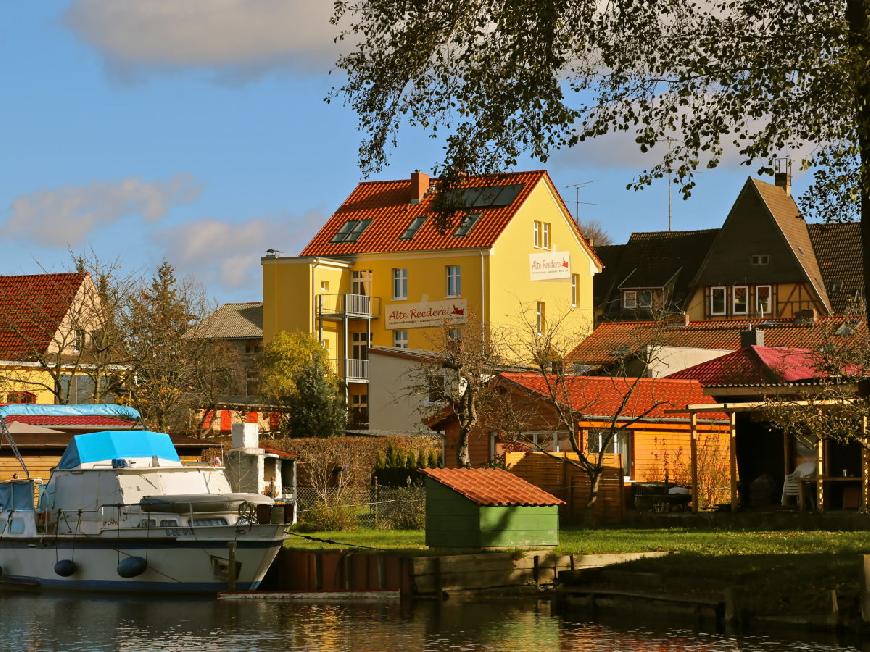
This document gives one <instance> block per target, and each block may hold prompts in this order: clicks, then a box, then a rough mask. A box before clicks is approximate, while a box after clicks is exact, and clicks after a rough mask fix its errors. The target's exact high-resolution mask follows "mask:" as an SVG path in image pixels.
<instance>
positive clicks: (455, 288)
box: [445, 265, 462, 297]
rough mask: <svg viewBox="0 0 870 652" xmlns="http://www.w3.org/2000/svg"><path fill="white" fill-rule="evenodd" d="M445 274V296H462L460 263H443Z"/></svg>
mask: <svg viewBox="0 0 870 652" xmlns="http://www.w3.org/2000/svg"><path fill="white" fill-rule="evenodd" d="M445 274H446V276H447V296H448V297H461V296H462V267H461V266H460V265H445Z"/></svg>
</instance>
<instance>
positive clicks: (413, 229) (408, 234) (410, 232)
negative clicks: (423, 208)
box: [399, 215, 426, 240]
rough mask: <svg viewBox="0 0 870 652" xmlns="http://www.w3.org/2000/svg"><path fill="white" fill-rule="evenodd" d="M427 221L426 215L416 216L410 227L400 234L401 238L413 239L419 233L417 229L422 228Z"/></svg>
mask: <svg viewBox="0 0 870 652" xmlns="http://www.w3.org/2000/svg"><path fill="white" fill-rule="evenodd" d="M425 221H426V216H425V215H421V216H420V217H415V218H414V219H413V220H411V223H410V224H409V225H408V228H407V229H405V232H404V233H402V235H400V236H399V240H412V239H413V238H414V236H415V235H417V231H419V230H420V227H421V226H423V223H424V222H425Z"/></svg>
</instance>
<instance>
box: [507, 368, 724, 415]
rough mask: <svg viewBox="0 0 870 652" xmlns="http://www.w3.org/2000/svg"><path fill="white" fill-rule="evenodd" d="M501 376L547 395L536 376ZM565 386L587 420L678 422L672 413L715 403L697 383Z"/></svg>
mask: <svg viewBox="0 0 870 652" xmlns="http://www.w3.org/2000/svg"><path fill="white" fill-rule="evenodd" d="M500 376H501V378H503V379H505V380H507V381H509V382H512V383H514V384H516V385H519V386H521V387H523V388H525V389H526V390H528V391H530V392H533V393H535V394H538V395H540V396H548V395H549V393H548V390H547V386H546V383H545V382H544V378H543V377H542V376H541V375H540V374H538V373H528V372H526V373H503V374H501V375H500ZM564 383H565V385H564V388H565V391H566V392H567V398H570V402H571V408H572V409H573V410H575V411H576V412H578V413H580V414H582V415H583V417H584V418H588V419H591V418H594V417H606V418H608V419H610V418H612V417H613V416H614V415H618V416H619V417H623V418H629V419H639V420H644V419H679V418H681V417H680V415H679V414H674V413H673V412H671V411H672V410H679V409H682V408H685V407H686V406H687V405H689V404H693V403H716V401H715V400H713V398H711V397H710V396H707V395H706V394H705V393H704V389H703V388H702V387H701V383H699V382H698V381H697V380H672V379H664V378H640V379H637V378H622V377H609V376H565V377H564ZM635 383H636V385H635ZM632 387H633V388H634V389H632ZM629 392H631V395H630V396H629V398H628V401H626V403H625V405H624V406H623V405H622V403H623V400H624V399H625V396H626V395H627V394H628V393H629ZM686 418H688V414H687V415H686ZM704 419H705V420H714V421H719V420H723V421H724V420H727V417H726V416H725V415H724V414H720V413H708V414H705V415H704Z"/></svg>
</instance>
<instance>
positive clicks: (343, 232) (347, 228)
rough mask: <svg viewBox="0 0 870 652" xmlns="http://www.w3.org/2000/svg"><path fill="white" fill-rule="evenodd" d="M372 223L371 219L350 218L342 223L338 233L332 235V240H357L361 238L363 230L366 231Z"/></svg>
mask: <svg viewBox="0 0 870 652" xmlns="http://www.w3.org/2000/svg"><path fill="white" fill-rule="evenodd" d="M371 223H372V221H371V220H348V221H347V222H345V223H344V224H342V225H341V228H340V229H339V230H338V233H336V234H335V235H334V236H333V237H332V241H333V242H356V241H357V240H359V237H360V236H361V235H362V233H363V231H365V230H366V228H368V225H369V224H371Z"/></svg>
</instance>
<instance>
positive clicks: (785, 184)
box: [773, 158, 791, 196]
mask: <svg viewBox="0 0 870 652" xmlns="http://www.w3.org/2000/svg"><path fill="white" fill-rule="evenodd" d="M773 183H774V185H776V186H778V187H780V188H782V189H783V190H784V191H785V194H786V195H789V196H791V160H790V159H787V158H780V159H777V160H776V172H775V173H774V175H773Z"/></svg>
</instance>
